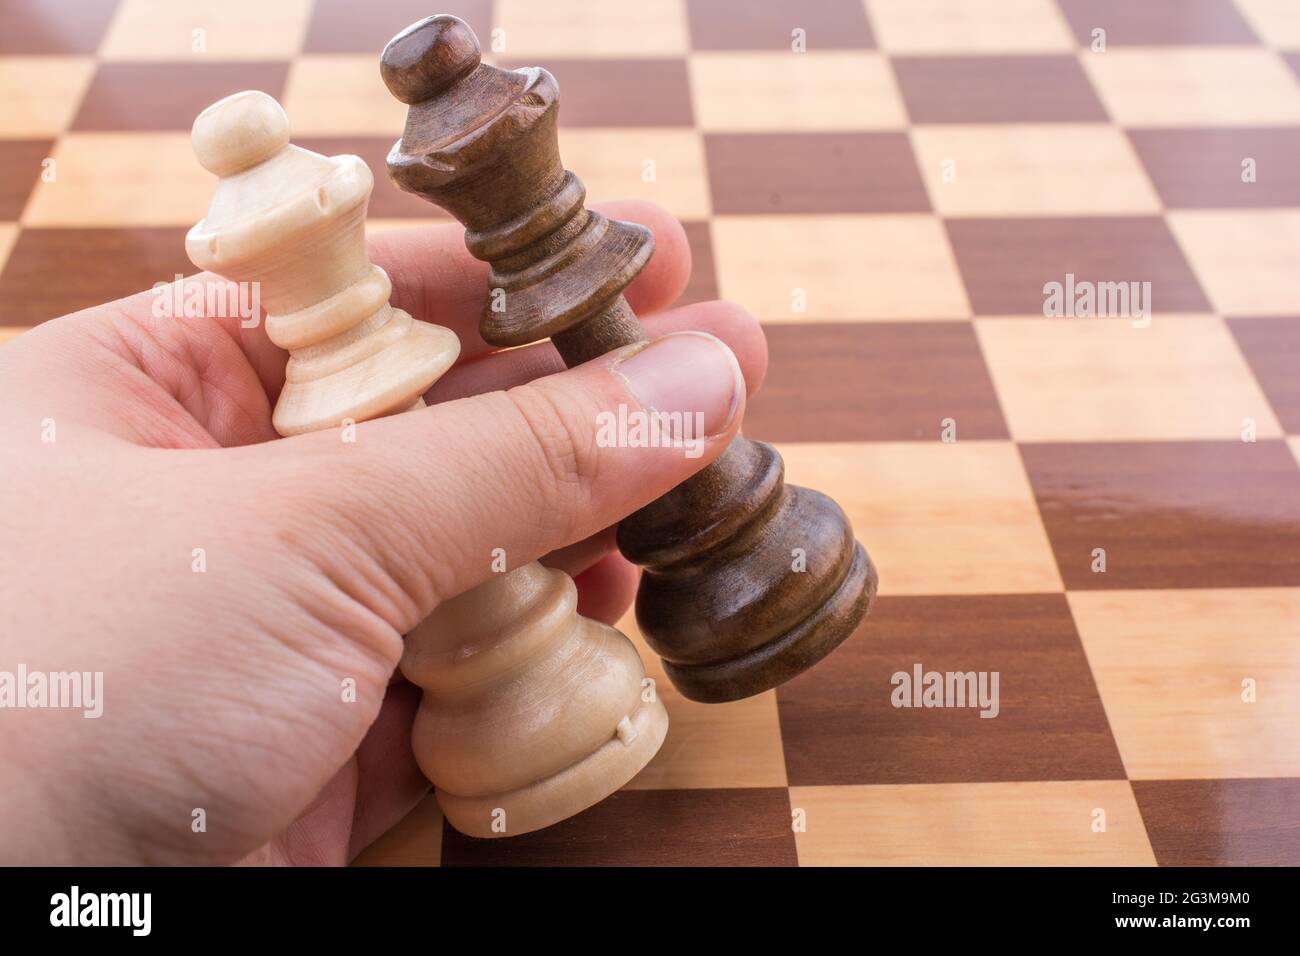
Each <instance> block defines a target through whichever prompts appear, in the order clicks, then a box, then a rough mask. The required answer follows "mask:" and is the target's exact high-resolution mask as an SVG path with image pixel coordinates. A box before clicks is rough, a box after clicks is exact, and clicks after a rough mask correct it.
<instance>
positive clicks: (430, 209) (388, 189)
mask: <svg viewBox="0 0 1300 956" xmlns="http://www.w3.org/2000/svg"><path fill="white" fill-rule="evenodd" d="M396 141H397V136H396V135H394V136H302V137H296V138H295V139H294V143H295V144H297V145H298V146H301V147H302V148H303V149H310V150H312V151H313V152H316V153H320V154H321V155H323V156H338V155H340V154H342V153H350V154H352V155H353V156H359V157H361V158H362V159H363V160H365V163H366V165H367V166H369V167H370V172H371V174H372V175H374V177H375V188H374V191H373V192H371V194H370V209H369V213H368V215H369V216H370V218H372V219H447V220H450V219H451V216H449V215H448V214H447V213H446V212H444V211H443V209H442V208H441V207H439V206H435V205H434V204H433V203H431V202H426V201H425V200H423V199H421V198H420V197H419V196H416V195H413V194H412V193H408V192H403V191H402V190H400V189H398V188H397V187H396V186H394V185H393V182H392V180H390V179H389V178H388V153H389V150H391V149H392V148H393V143H395V142H396Z"/></svg>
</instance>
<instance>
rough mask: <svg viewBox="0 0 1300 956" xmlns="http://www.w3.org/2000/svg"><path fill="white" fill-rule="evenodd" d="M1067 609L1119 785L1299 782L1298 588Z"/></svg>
mask: <svg viewBox="0 0 1300 956" xmlns="http://www.w3.org/2000/svg"><path fill="white" fill-rule="evenodd" d="M1069 601H1070V609H1071V611H1072V612H1073V614H1074V620H1075V623H1076V624H1077V625H1078V628H1079V636H1080V637H1081V638H1082V640H1083V646H1084V649H1085V650H1086V651H1087V654H1088V661H1089V663H1090V664H1091V665H1092V672H1093V676H1094V677H1095V678H1096V680H1097V689H1098V691H1099V692H1100V693H1101V698H1102V702H1103V703H1104V704H1105V706H1106V716H1107V717H1108V718H1109V720H1110V726H1111V730H1112V732H1113V733H1114V734H1115V740H1116V742H1117V743H1118V744H1119V751H1120V756H1121V757H1122V758H1123V759H1124V767H1125V770H1126V771H1127V773H1128V775H1129V778H1130V779H1132V780H1156V779H1159V780H1164V779H1201V778H1216V777H1295V776H1300V747H1297V746H1296V728H1297V727H1300V657H1297V655H1296V626H1297V622H1300V589H1297V588H1232V589H1226V588H1225V589H1222V590H1182V589H1180V590H1170V591H1155V590H1143V591H1072V592H1070V594H1069ZM1247 680H1249V681H1253V682H1254V688H1255V690H1254V693H1255V702H1254V703H1247V702H1245V701H1244V700H1243V694H1244V693H1245V690H1244V689H1243V682H1244V681H1247Z"/></svg>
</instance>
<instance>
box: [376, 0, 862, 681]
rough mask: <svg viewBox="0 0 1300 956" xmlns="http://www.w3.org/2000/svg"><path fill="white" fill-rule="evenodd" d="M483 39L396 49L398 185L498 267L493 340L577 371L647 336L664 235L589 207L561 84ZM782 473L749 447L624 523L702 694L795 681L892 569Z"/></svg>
mask: <svg viewBox="0 0 1300 956" xmlns="http://www.w3.org/2000/svg"><path fill="white" fill-rule="evenodd" d="M472 39H473V32H472V31H471V30H470V29H469V27H468V26H466V25H465V24H464V23H462V22H461V21H460V20H457V19H456V18H455V17H450V16H437V17H430V18H428V19H426V20H422V21H420V22H419V23H416V24H414V25H412V26H411V27H408V28H407V29H406V30H404V31H403V32H402V33H401V34H399V35H398V36H397V37H396V38H394V40H393V41H392V42H391V43H390V44H389V45H388V47H387V48H386V49H385V50H384V53H383V56H382V58H381V67H380V69H381V73H382V75H383V78H384V81H385V82H386V83H387V84H388V87H389V89H390V90H391V91H392V92H393V93H394V95H396V96H397V98H398V99H400V100H402V101H403V102H405V103H407V104H408V105H409V107H410V109H409V112H408V114H407V121H406V128H405V130H404V132H403V135H402V138H401V140H400V141H399V142H398V143H397V144H396V145H395V146H394V147H393V149H392V152H391V153H390V154H389V157H388V172H389V176H390V178H391V179H392V180H393V182H394V183H396V184H397V185H398V186H399V187H400V188H402V189H404V190H406V191H408V192H412V193H416V194H418V195H420V196H422V197H424V198H425V199H427V200H429V201H430V202H432V203H435V204H436V205H438V206H441V207H442V208H444V209H446V210H447V211H448V212H450V213H451V214H452V215H454V216H455V217H456V218H457V219H458V220H460V222H461V223H462V224H464V225H465V227H466V233H465V242H466V245H467V246H468V247H469V250H470V252H472V253H473V254H474V255H475V256H476V257H478V258H479V259H483V260H485V261H487V262H488V263H489V264H490V266H491V271H490V274H489V285H490V288H491V289H492V290H494V294H493V295H492V296H490V297H489V301H488V303H487V304H486V305H485V307H484V311H483V314H482V318H481V322H480V331H481V333H482V335H483V338H484V339H486V340H487V341H488V342H491V343H493V344H495V345H501V346H509V345H520V344H523V343H525V342H532V341H536V340H539V339H544V338H547V337H550V339H551V341H552V342H553V343H554V344H555V347H556V348H557V349H558V351H559V352H560V354H561V356H563V358H564V360H565V362H566V363H568V364H569V365H576V364H580V363H582V362H585V361H588V360H589V359H592V358H594V357H596V356H598V355H602V354H604V353H605V352H607V351H609V350H611V349H614V348H618V347H621V346H625V345H629V344H632V343H635V342H640V341H644V340H645V337H646V335H645V331H644V329H642V327H641V324H640V323H639V322H638V321H637V318H636V316H635V315H634V314H633V313H632V310H631V309H630V308H629V307H628V304H627V301H626V300H625V299H624V297H623V294H622V293H623V290H624V289H625V288H627V286H628V285H629V284H630V283H631V281H632V280H633V279H634V278H635V277H636V275H637V274H638V273H639V272H640V271H641V269H642V268H643V267H644V266H645V264H646V262H647V261H648V260H649V258H650V254H651V252H652V249H653V239H652V237H651V235H650V233H649V231H648V230H646V229H645V228H644V227H641V226H638V225H634V224H631V223H625V222H619V221H617V220H610V219H608V218H606V217H605V216H602V215H600V214H599V213H596V212H592V211H591V210H588V209H587V208H586V206H585V204H584V203H585V199H586V190H585V188H584V187H583V185H582V181H581V180H580V179H578V177H577V176H575V175H574V174H573V173H571V172H569V171H568V170H566V169H565V168H564V164H563V162H562V161H561V159H560V153H559V141H558V137H557V132H556V131H557V126H556V122H557V116H558V111H559V87H558V85H557V84H556V82H555V78H554V77H553V76H551V74H550V73H548V72H547V71H546V70H544V69H540V68H537V67H531V68H528V69H522V70H502V69H499V68H497V67H494V66H491V65H488V64H485V63H482V62H480V59H479V51H478V44H477V41H474V42H473V43H472V44H471V42H470V41H471V40H472ZM498 289H499V290H502V292H503V293H504V294H503V295H497V294H495V290H498ZM783 472H784V466H783V464H782V462H781V458H780V456H779V455H778V454H777V453H776V451H775V450H774V449H773V448H772V447H771V446H769V445H765V444H763V443H761V442H752V441H749V440H747V439H745V438H743V437H738V438H736V439H735V440H734V441H733V442H732V444H731V446H730V447H729V448H728V449H727V451H726V452H724V453H723V455H722V456H721V457H720V458H718V459H717V460H716V461H715V462H714V463H713V464H711V465H709V466H708V467H706V468H704V469H703V470H702V471H700V472H698V473H697V474H695V475H694V476H693V477H691V478H690V479H688V480H687V481H685V482H683V483H682V484H681V485H679V486H678V487H677V488H674V489H673V490H672V491H670V492H669V493H668V494H667V495H665V496H664V497H662V498H660V499H659V500H657V501H655V502H652V503H651V504H650V505H647V506H646V507H645V508H643V509H642V510H641V511H639V512H637V513H635V514H633V515H632V516H630V517H629V518H627V519H626V520H624V521H623V522H622V524H620V525H619V529H618V544H619V548H620V550H622V552H623V553H624V554H625V555H626V556H627V557H628V558H629V559H631V560H632V561H635V562H636V563H638V564H641V565H644V566H645V568H646V571H645V573H644V574H643V575H642V578H641V586H640V590H639V591H638V594H637V604H636V607H637V620H638V622H639V623H640V626H641V630H642V633H643V634H644V635H645V638H646V640H647V642H648V643H649V644H650V646H651V647H652V648H653V649H654V650H655V651H656V652H657V653H659V654H660V655H661V656H662V657H663V658H664V660H665V668H666V670H667V673H668V676H669V678H670V679H671V680H672V682H673V684H674V685H675V686H677V687H678V689H680V690H681V692H682V693H683V694H684V695H685V696H687V697H690V698H692V699H694V700H702V701H725V700H734V699H738V698H741V697H748V696H751V695H753V694H756V693H759V692H761V691H764V690H767V689H769V688H772V687H775V686H777V685H778V684H781V683H784V682H785V681H787V680H789V679H790V678H792V677H794V676H795V675H796V674H799V673H801V672H802V671H804V670H806V669H807V668H809V667H811V666H812V665H813V664H815V663H816V662H817V661H819V660H820V659H821V658H823V657H825V656H826V655H827V654H828V653H830V652H831V651H832V650H833V649H834V648H835V647H837V646H838V645H839V644H840V643H841V642H842V641H843V640H845V639H846V638H847V637H848V636H849V635H850V634H852V633H853V631H854V630H855V629H856V628H857V626H858V624H860V623H861V621H862V619H863V618H864V617H865V616H866V614H867V612H868V610H869V608H870V605H871V602H872V599H873V598H874V596H875V591H876V571H875V568H874V567H873V566H872V564H871V561H870V559H869V558H868V557H867V554H866V551H865V550H864V549H863V548H862V546H861V545H860V544H858V543H857V541H856V540H855V539H854V536H853V530H852V527H851V526H850V524H849V521H848V518H847V517H846V516H845V514H844V512H843V511H842V510H841V509H840V507H839V506H838V505H837V504H836V503H835V502H834V501H832V500H831V499H830V498H828V497H826V496H825V495H823V494H821V493H819V492H816V491H811V490H809V489H806V488H798V487H794V486H788V485H786V484H785V483H784V475H783ZM799 553H802V554H803V555H805V556H806V563H807V566H806V569H802V570H800V569H798V568H797V567H796V566H797V564H798V559H797V557H796V555H797V554H799Z"/></svg>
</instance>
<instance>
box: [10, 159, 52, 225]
mask: <svg viewBox="0 0 1300 956" xmlns="http://www.w3.org/2000/svg"><path fill="white" fill-rule="evenodd" d="M53 147H54V143H53V141H52V140H48V139H0V221H2V220H16V219H17V218H18V217H19V216H21V215H22V212H23V207H24V206H26V205H27V198H28V197H29V196H30V195H31V194H32V190H33V189H34V188H36V183H37V181H38V180H39V179H40V178H41V170H42V167H41V161H42V160H44V159H46V158H47V157H49V155H50V150H51V149H53Z"/></svg>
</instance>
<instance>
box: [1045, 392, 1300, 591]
mask: <svg viewBox="0 0 1300 956" xmlns="http://www.w3.org/2000/svg"><path fill="white" fill-rule="evenodd" d="M1079 400H1080V401H1087V396H1086V395H1081V396H1080V397H1079ZM1020 453H1021V456H1022V457H1023V458H1024V462H1025V468H1026V470H1027V471H1028V473H1029V480H1030V483H1031V484H1032V485H1033V488H1034V496H1035V497H1036V498H1037V499H1038V509H1039V511H1040V512H1041V513H1042V516H1043V523H1044V524H1045V525H1046V527H1047V535H1048V537H1049V538H1050V539H1051V542H1052V549H1053V550H1054V551H1055V553H1056V563H1057V565H1058V566H1059V567H1060V570H1061V577H1062V578H1063V579H1064V581H1065V586H1066V588H1067V589H1072V590H1099V589H1109V588H1231V587H1288V586H1289V587H1294V586H1296V585H1298V584H1300V468H1297V467H1296V462H1295V459H1294V458H1292V457H1291V452H1290V450H1289V449H1288V448H1287V446H1286V444H1285V443H1284V442H1281V441H1260V442H1241V441H1221V442H1214V441H1200V442H1117V443H1113V444H1089V443H1079V444H1042V445H1021V446H1020ZM1096 548H1102V549H1104V550H1105V557H1106V571H1105V573H1094V572H1093V571H1092V566H1093V560H1094V554H1093V552H1094V549H1096Z"/></svg>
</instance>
